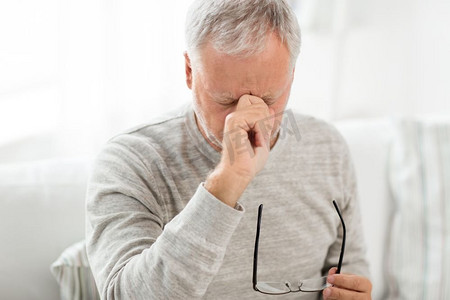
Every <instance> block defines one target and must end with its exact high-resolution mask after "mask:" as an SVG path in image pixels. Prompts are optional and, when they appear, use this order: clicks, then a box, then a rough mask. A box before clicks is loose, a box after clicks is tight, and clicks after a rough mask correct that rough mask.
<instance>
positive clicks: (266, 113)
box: [220, 95, 274, 179]
mask: <svg viewBox="0 0 450 300" xmlns="http://www.w3.org/2000/svg"><path fill="white" fill-rule="evenodd" d="M273 124H274V119H273V110H271V109H270V108H269V107H268V106H267V104H266V103H265V102H264V101H263V100H262V99H260V98H258V97H255V96H250V95H243V96H242V97H241V98H240V99H239V102H238V104H237V107H236V110H235V111H234V112H232V113H230V114H229V115H228V116H227V117H226V119H225V126H224V134H223V141H222V145H223V150H222V158H221V161H220V164H221V165H222V167H224V168H227V169H229V170H231V171H232V172H234V173H235V174H236V175H238V176H243V177H248V178H251V179H253V177H255V175H256V174H257V173H258V172H259V171H261V170H262V169H263V167H264V165H265V164H266V161H267V159H268V157H269V151H270V136H271V133H272V127H273Z"/></svg>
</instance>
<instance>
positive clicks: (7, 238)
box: [0, 158, 90, 300]
mask: <svg viewBox="0 0 450 300" xmlns="http://www.w3.org/2000/svg"><path fill="white" fill-rule="evenodd" d="M89 168H90V160H89V159H87V158H74V159H52V160H42V161H36V162H24V163H11V164H3V165H0V192H1V197H0V220H1V225H2V226H0V240H1V247H0V265H1V266H2V269H3V270H6V271H5V272H1V273H0V291H1V298H2V299H10V300H14V299H58V298H59V288H58V284H57V282H56V281H55V279H54V278H53V277H52V274H51V273H50V270H49V266H50V264H51V263H52V262H53V261H54V260H55V259H56V258H57V257H58V256H59V255H60V254H61V252H62V251H63V250H64V249H65V248H66V247H68V246H69V245H71V244H73V243H74V242H75V241H77V240H81V239H83V238H84V203H85V200H84V198H85V193H86V184H87V178H88V173H89Z"/></svg>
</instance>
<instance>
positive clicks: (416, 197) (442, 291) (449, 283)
mask: <svg viewBox="0 0 450 300" xmlns="http://www.w3.org/2000/svg"><path fill="white" fill-rule="evenodd" d="M389 179H390V186H391V191H392V197H393V201H394V204H395V207H396V210H395V214H394V218H393V221H392V231H391V234H392V235H391V240H390V251H389V252H388V256H387V259H388V261H387V263H388V282H389V296H388V299H450V255H449V254H450V123H443V122H435V121H432V122H430V121H429V122H419V121H407V120H405V121H402V122H400V123H399V124H398V135H397V138H396V139H395V142H394V144H393V147H392V151H391V156H390V164H389Z"/></svg>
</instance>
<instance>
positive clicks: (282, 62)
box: [199, 34, 292, 98]
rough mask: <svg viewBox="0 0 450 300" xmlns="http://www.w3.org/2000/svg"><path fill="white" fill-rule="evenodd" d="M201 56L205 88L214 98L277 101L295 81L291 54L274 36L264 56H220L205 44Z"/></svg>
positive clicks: (221, 54) (266, 47) (222, 54)
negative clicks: (249, 95)
mask: <svg viewBox="0 0 450 300" xmlns="http://www.w3.org/2000/svg"><path fill="white" fill-rule="evenodd" d="M200 54H201V55H200V57H199V58H200V61H199V62H200V64H201V68H200V70H201V71H200V73H201V78H202V84H203V88H204V89H205V90H207V91H208V92H209V93H211V94H213V95H218V96H227V97H234V98H236V97H240V96H241V95H243V94H252V95H255V96H258V97H275V96H277V95H276V94H278V93H280V92H281V91H283V90H284V89H285V88H286V86H287V85H288V84H289V82H290V80H291V78H292V70H291V67H290V55H289V51H288V49H287V47H286V46H285V45H284V44H283V43H281V41H280V40H279V39H278V37H276V36H275V35H273V34H272V35H270V36H268V38H267V40H266V45H265V48H264V50H263V51H262V52H261V53H257V54H253V55H251V56H248V57H239V56H231V55H227V54H224V53H221V52H219V51H217V50H216V49H214V47H213V46H212V45H211V44H206V45H205V46H204V47H203V48H202V50H201V52H200Z"/></svg>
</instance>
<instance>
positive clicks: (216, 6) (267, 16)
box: [185, 0, 300, 66]
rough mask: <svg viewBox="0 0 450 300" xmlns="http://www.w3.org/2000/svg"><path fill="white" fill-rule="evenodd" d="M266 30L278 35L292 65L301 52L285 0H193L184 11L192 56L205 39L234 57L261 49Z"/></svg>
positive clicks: (203, 43)
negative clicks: (186, 12)
mask: <svg viewBox="0 0 450 300" xmlns="http://www.w3.org/2000/svg"><path fill="white" fill-rule="evenodd" d="M268 32H274V33H276V34H277V35H278V37H279V38H280V40H281V42H282V43H284V44H285V45H286V46H287V48H288V50H289V53H290V61H291V66H294V65H295V62H296V60H297V57H298V54H299V53H300V27H299V25H298V21H297V17H296V16H295V13H294V12H293V11H292V9H291V8H290V7H289V5H288V3H287V2H286V1H285V0H195V1H194V2H193V3H192V5H191V7H190V9H189V11H188V14H187V18H186V27H185V36H186V44H187V45H186V46H187V52H188V54H189V56H190V57H191V59H195V57H196V55H198V52H199V50H200V49H201V47H202V46H204V45H205V44H206V43H207V42H211V43H212V45H213V47H214V49H216V50H217V51H219V52H222V53H225V54H228V55H233V56H244V57H247V56H250V55H253V54H257V53H260V52H262V51H263V50H264V46H265V41H266V38H267V35H268Z"/></svg>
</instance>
